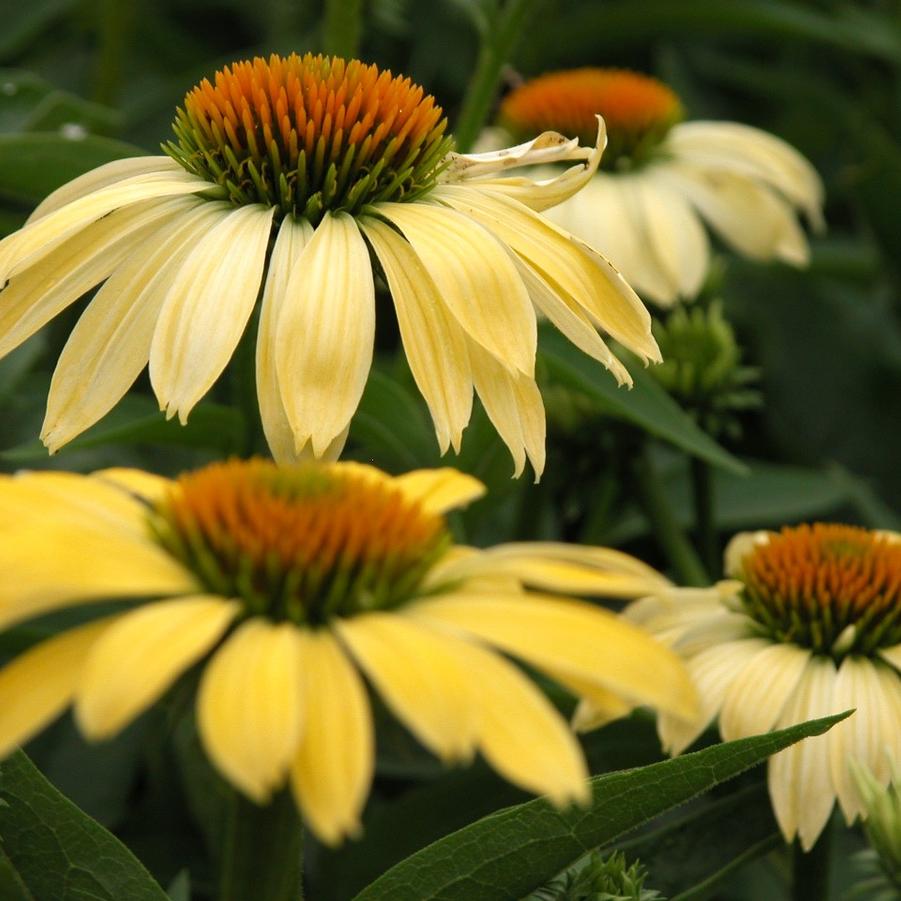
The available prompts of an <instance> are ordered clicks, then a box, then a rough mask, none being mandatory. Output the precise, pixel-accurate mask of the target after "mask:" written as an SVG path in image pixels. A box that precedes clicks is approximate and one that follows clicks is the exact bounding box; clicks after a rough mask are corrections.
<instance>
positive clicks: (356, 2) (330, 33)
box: [322, 0, 363, 59]
mask: <svg viewBox="0 0 901 901" xmlns="http://www.w3.org/2000/svg"><path fill="white" fill-rule="evenodd" d="M362 32H363V0H326V3H325V19H324V20H323V23H322V44H323V48H324V50H325V52H326V53H329V54H332V55H333V56H342V57H344V59H352V58H353V57H355V56H356V55H357V54H358V53H359V51H360V37H361V35H362Z"/></svg>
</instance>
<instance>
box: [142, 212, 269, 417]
mask: <svg viewBox="0 0 901 901" xmlns="http://www.w3.org/2000/svg"><path fill="white" fill-rule="evenodd" d="M273 214H274V207H268V208H265V207H262V206H259V205H256V204H254V205H251V206H243V207H238V208H237V209H236V210H233V211H232V212H229V213H225V214H223V218H222V219H221V220H220V221H219V222H218V223H217V224H216V225H215V226H213V228H212V229H211V230H210V231H209V232H208V233H207V234H206V235H204V237H203V238H201V239H200V241H198V243H197V245H196V247H194V249H193V251H192V252H191V254H190V256H188V258H187V259H186V260H185V262H184V264H183V265H182V267H181V269H180V270H179V272H178V275H177V276H176V277H175V280H174V282H173V283H172V285H171V287H170V288H169V291H168V293H167V294H166V298H165V300H164V301H163V306H162V309H161V310H160V314H159V319H158V321H157V324H156V329H155V331H154V333H153V341H152V344H151V348H150V381H151V383H152V385H153V390H154V392H155V393H156V396H157V398H158V399H159V402H160V408H161V409H165V410H166V415H167V417H172V416H174V415H175V414H176V413H177V414H178V418H179V421H180V422H181V423H182V425H184V424H185V422H187V418H188V414H189V413H190V412H191V410H192V409H193V407H194V405H195V404H196V403H197V402H198V401H199V400H200V398H201V397H203V395H204V394H206V392H207V391H209V389H210V388H211V387H212V385H213V383H214V382H215V381H216V379H217V378H219V376H220V374H221V373H222V370H223V369H225V366H226V364H227V363H228V361H229V359H231V355H232V353H233V352H234V350H235V348H236V347H237V345H238V341H239V340H240V339H241V335H242V334H243V332H244V327H245V325H246V324H247V320H248V319H249V318H250V314H251V312H252V311H253V307H254V304H255V303H256V299H257V294H258V293H259V290H260V282H261V281H262V278H263V267H264V265H265V262H266V249H267V247H268V244H269V232H270V229H271V226H272V216H273Z"/></svg>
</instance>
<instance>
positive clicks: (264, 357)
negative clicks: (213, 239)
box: [256, 216, 313, 463]
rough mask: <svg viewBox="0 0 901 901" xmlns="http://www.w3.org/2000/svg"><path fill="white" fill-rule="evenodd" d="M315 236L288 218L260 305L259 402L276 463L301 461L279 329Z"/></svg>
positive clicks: (307, 226)
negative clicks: (279, 356) (281, 372)
mask: <svg viewBox="0 0 901 901" xmlns="http://www.w3.org/2000/svg"><path fill="white" fill-rule="evenodd" d="M312 237H313V227H312V226H311V225H310V223H309V222H307V220H306V219H295V218H294V217H293V216H285V218H284V219H283V220H282V224H281V225H280V226H279V230H278V237H277V238H276V239H275V246H274V247H273V249H272V256H271V257H270V259H269V271H268V273H267V275H266V285H265V287H264V288H263V300H262V303H261V305H260V329H259V333H258V334H257V353H256V370H257V401H258V403H259V405H260V419H261V420H262V422H263V432H264V434H265V435H266V442H267V444H268V445H269V449H270V450H271V451H272V456H273V458H274V459H275V461H276V463H294V462H296V461H297V460H298V454H297V450H296V448H295V447H294V432H293V431H292V430H291V423H290V422H289V421H288V414H287V413H286V412H285V405H284V403H282V393H281V390H280V389H279V385H278V368H277V367H276V365H275V346H276V333H277V332H276V329H277V325H278V321H279V317H280V316H281V314H282V310H283V309H284V307H285V305H286V304H287V303H289V302H290V295H289V294H288V283H289V281H290V279H291V273H292V272H293V271H294V267H295V266H296V265H297V262H298V261H299V260H300V256H301V254H302V253H303V249H304V247H306V245H307V244H308V243H309V241H310V238H312Z"/></svg>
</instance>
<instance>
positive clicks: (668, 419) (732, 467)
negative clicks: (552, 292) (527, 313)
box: [539, 329, 747, 475]
mask: <svg viewBox="0 0 901 901" xmlns="http://www.w3.org/2000/svg"><path fill="white" fill-rule="evenodd" d="M539 349H540V351H539V352H540V356H541V358H542V360H543V361H544V363H545V364H546V366H547V368H548V370H549V372H550V374H551V375H552V376H553V377H554V378H555V379H557V380H558V381H560V382H563V383H564V384H566V385H569V386H570V387H572V388H576V389H578V390H580V391H582V392H584V393H585V394H587V395H588V396H589V397H591V398H592V400H594V401H595V402H596V403H597V404H598V405H599V406H600V407H601V408H602V409H603V411H604V412H605V413H607V414H608V415H609V416H613V417H615V418H617V419H622V420H624V421H625V422H630V423H632V424H633V425H636V426H638V427H639V428H641V429H643V430H644V431H646V432H647V433H648V434H650V435H653V436H655V437H656V438H661V439H663V440H664V441H668V442H669V443H670V444H673V445H675V446H676V447H678V448H680V449H681V450H684V451H685V452H686V453H689V454H691V455H692V456H695V457H699V458H700V459H702V460H706V461H707V462H708V463H711V464H713V465H714V466H718V467H720V468H722V469H727V470H729V471H730V472H735V473H738V474H739V475H741V474H743V473H745V472H746V471H747V470H746V467H745V465H744V464H743V463H742V462H741V461H740V460H738V459H737V458H736V457H734V456H733V455H732V454H730V453H729V451H727V450H726V449H725V448H722V447H720V445H719V444H717V443H716V442H715V441H714V440H713V439H712V438H711V437H710V436H709V435H708V434H707V433H706V432H704V431H703V430H702V429H701V428H699V427H698V425H697V424H696V423H695V422H694V421H693V420H692V419H691V418H690V417H689V416H688V414H687V413H685V411H684V410H683V409H682V408H681V407H680V406H679V405H678V404H677V403H676V402H675V401H674V400H673V399H672V398H671V397H670V396H669V395H668V394H667V393H666V392H665V391H664V390H663V388H661V387H660V386H659V385H658V384H657V383H656V382H655V381H654V379H653V378H652V377H651V376H650V375H648V373H646V372H645V371H644V370H643V369H641V368H640V367H634V366H633V367H631V368H630V372H631V373H632V378H633V379H634V380H635V385H634V387H633V388H631V389H627V388H620V387H619V386H618V385H617V384H616V381H615V380H614V378H613V376H612V375H610V373H609V372H607V370H606V369H604V367H603V366H601V364H600V363H598V362H597V361H596V360H592V359H591V358H590V357H587V356H586V355H585V354H583V353H582V352H581V351H580V350H578V349H577V348H576V347H574V346H573V345H572V344H570V343H569V341H567V340H566V338H564V337H563V335H561V334H560V333H559V332H557V331H554V330H550V329H547V330H543V332H542V335H541V340H540V342H539Z"/></svg>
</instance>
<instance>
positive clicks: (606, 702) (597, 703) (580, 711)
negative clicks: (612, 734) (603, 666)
mask: <svg viewBox="0 0 901 901" xmlns="http://www.w3.org/2000/svg"><path fill="white" fill-rule="evenodd" d="M634 707H635V705H634V704H630V703H629V702H628V701H624V700H623V699H622V698H621V697H619V695H615V694H613V692H609V693H608V695H607V697H606V698H604V696H603V694H602V693H601V692H600V690H599V689H597V688H595V689H593V690H592V693H591V700H589V699H588V698H582V699H581V700H580V701H579V703H578V704H577V705H576V709H575V711H574V712H573V718H572V726H573V729H575V730H576V732H592V731H593V730H595V729H600V728H601V726H606V725H607V723H610V722H612V721H613V720H618V719H620V717H624V716H628V715H629V714H630V713H631V712H632V710H633V709H634Z"/></svg>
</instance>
